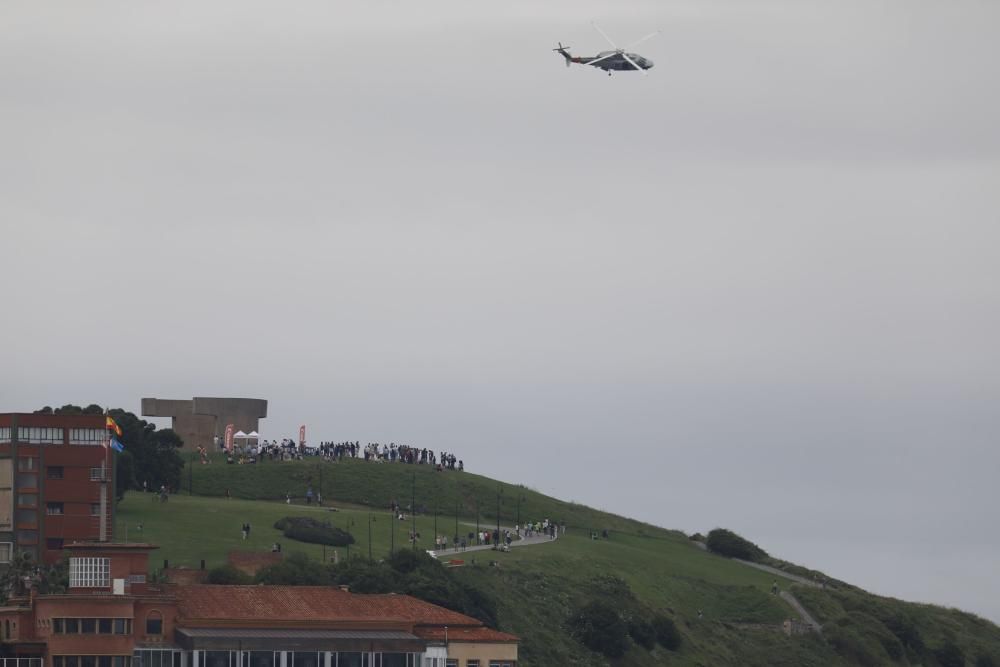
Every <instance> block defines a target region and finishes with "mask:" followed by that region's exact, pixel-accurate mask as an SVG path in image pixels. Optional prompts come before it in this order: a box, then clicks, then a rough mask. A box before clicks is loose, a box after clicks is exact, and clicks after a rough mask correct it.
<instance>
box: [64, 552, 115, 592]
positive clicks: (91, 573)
mask: <svg viewBox="0 0 1000 667" xmlns="http://www.w3.org/2000/svg"><path fill="white" fill-rule="evenodd" d="M110 585H111V559H110V558H70V559H69V587H70V588H107V587H108V586H110Z"/></svg>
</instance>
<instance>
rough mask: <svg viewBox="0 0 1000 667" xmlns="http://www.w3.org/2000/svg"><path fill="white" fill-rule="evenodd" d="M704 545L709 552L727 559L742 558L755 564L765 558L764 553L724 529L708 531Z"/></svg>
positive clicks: (747, 541)
mask: <svg viewBox="0 0 1000 667" xmlns="http://www.w3.org/2000/svg"><path fill="white" fill-rule="evenodd" d="M706 545H707V546H708V550H709V551H711V552H713V553H717V554H719V555H720V556H726V557H728V558H742V559H743V560H749V561H753V562H755V563H756V562H759V561H762V560H764V559H765V558H767V552H766V551H764V550H763V549H761V548H760V547H758V546H757V545H756V544H754V543H753V542H751V541H750V540H747V539H744V538H742V537H740V536H739V535H737V534H736V533H734V532H733V531H731V530H726V529H725V528H716V529H715V530H712V531H710V532H709V533H708V541H707V542H706Z"/></svg>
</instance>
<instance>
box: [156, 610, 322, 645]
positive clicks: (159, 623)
mask: <svg viewBox="0 0 1000 667" xmlns="http://www.w3.org/2000/svg"><path fill="white" fill-rule="evenodd" d="M146 634H147V635H162V634H163V615H162V614H161V613H160V612H158V611H151V612H149V615H148V616H146ZM313 655H315V654H313Z"/></svg>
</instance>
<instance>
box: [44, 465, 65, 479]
mask: <svg viewBox="0 0 1000 667" xmlns="http://www.w3.org/2000/svg"><path fill="white" fill-rule="evenodd" d="M45 473H46V474H45V476H46V477H48V478H49V479H62V478H63V467H62V466H49V467H48V468H46V469H45Z"/></svg>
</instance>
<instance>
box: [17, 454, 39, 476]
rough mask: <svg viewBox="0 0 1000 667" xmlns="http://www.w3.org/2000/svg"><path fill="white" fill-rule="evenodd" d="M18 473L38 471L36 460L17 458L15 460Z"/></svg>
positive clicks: (33, 458)
mask: <svg viewBox="0 0 1000 667" xmlns="http://www.w3.org/2000/svg"><path fill="white" fill-rule="evenodd" d="M17 470H18V472H31V471H32V470H38V459H37V458H35V457H34V456H19V457H18V458H17Z"/></svg>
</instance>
